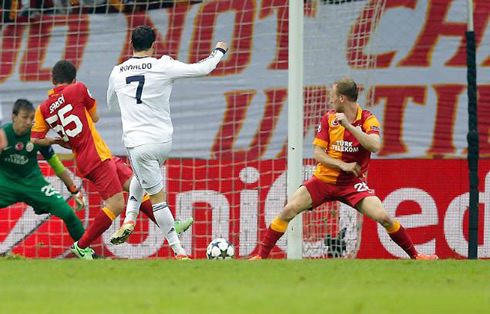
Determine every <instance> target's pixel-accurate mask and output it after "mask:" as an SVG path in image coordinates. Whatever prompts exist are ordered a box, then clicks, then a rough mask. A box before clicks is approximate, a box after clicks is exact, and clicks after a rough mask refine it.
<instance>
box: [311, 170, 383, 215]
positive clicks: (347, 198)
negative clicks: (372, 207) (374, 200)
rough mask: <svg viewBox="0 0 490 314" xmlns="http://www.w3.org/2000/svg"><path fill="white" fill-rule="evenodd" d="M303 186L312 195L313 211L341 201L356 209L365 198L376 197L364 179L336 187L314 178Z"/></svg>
mask: <svg viewBox="0 0 490 314" xmlns="http://www.w3.org/2000/svg"><path fill="white" fill-rule="evenodd" d="M303 185H304V186H305V187H306V189H307V190H308V192H309V193H310V196H311V199H312V201H313V207H312V209H313V208H315V207H317V206H319V205H321V204H323V203H325V202H331V201H341V202H342V203H344V204H347V205H349V206H351V207H355V206H356V205H357V203H359V202H360V201H362V200H363V199H364V198H366V197H368V196H375V195H376V194H374V191H373V190H371V189H370V188H369V187H368V186H367V184H366V182H365V181H364V179H362V178H356V179H355V180H354V181H352V182H351V183H349V184H346V185H335V184H331V183H326V182H323V181H321V180H319V179H318V178H317V177H315V176H312V177H311V178H310V179H309V180H308V181H306V182H305V183H303Z"/></svg>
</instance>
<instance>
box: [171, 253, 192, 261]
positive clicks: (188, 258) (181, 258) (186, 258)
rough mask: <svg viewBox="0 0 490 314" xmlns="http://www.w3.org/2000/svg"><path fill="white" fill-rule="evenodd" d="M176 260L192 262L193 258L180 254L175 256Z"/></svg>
mask: <svg viewBox="0 0 490 314" xmlns="http://www.w3.org/2000/svg"><path fill="white" fill-rule="evenodd" d="M174 259H177V260H182V261H185V260H191V259H192V258H191V257H190V256H189V255H185V254H179V255H175V256H174Z"/></svg>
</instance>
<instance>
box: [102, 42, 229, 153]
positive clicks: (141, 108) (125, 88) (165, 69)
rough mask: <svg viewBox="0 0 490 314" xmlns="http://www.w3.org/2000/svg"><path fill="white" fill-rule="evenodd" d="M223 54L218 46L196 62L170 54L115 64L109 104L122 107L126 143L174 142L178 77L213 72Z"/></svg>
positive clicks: (134, 58) (129, 145)
mask: <svg viewBox="0 0 490 314" xmlns="http://www.w3.org/2000/svg"><path fill="white" fill-rule="evenodd" d="M223 55H224V53H223V51H222V50H220V49H215V50H214V51H213V52H212V53H211V55H210V56H209V57H208V58H206V59H203V60H201V61H199V62H198V63H193V64H186V63H182V62H180V61H177V60H174V59H172V58H171V57H169V56H162V57H161V58H160V59H156V58H151V57H132V58H131V59H129V60H127V61H125V62H123V63H122V64H120V65H117V66H115V67H114V69H113V70H112V73H111V76H110V77H109V87H108V90H107V105H108V106H109V108H110V109H112V108H115V107H117V106H119V107H120V109H121V120H122V127H123V142H124V146H126V147H136V146H139V145H143V144H151V143H166V142H169V141H171V140H172V133H173V125H172V120H171V119H170V103H169V99H170V93H171V92H172V87H173V84H174V80H175V79H178V78H185V77H196V76H203V75H207V74H209V73H211V71H213V70H214V69H215V68H216V66H217V65H218V62H219V61H220V60H221V58H222V57H223Z"/></svg>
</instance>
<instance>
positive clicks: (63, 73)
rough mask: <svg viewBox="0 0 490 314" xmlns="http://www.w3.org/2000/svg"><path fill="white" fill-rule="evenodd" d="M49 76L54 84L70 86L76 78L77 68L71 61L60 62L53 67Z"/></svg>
mask: <svg viewBox="0 0 490 314" xmlns="http://www.w3.org/2000/svg"><path fill="white" fill-rule="evenodd" d="M51 75H52V77H53V81H54V82H55V83H56V84H70V83H71V82H73V80H74V79H75V78H76V77H77V68H76V67H75V65H74V64H73V63H72V62H71V61H68V60H60V61H58V62H56V64H55V65H54V67H53V69H52V70H51Z"/></svg>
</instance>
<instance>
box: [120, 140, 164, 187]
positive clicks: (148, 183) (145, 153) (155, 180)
mask: <svg viewBox="0 0 490 314" xmlns="http://www.w3.org/2000/svg"><path fill="white" fill-rule="evenodd" d="M171 148H172V141H170V142H167V143H159V144H144V145H140V146H136V147H129V148H126V149H127V151H128V157H129V160H130V161H131V168H133V172H134V175H135V176H136V178H137V179H138V181H139V183H140V185H141V187H142V188H143V189H144V190H145V191H146V192H147V193H148V194H150V195H154V194H157V193H158V192H160V190H161V189H163V183H162V174H161V171H160V166H162V165H163V163H164V162H165V160H167V158H168V155H169V154H170V149H171Z"/></svg>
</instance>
